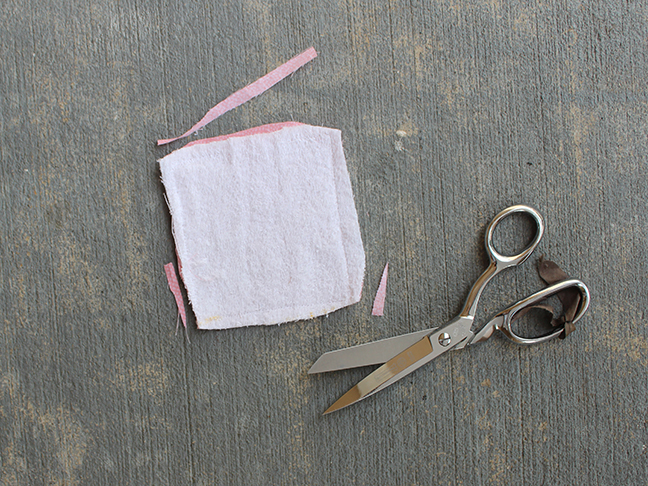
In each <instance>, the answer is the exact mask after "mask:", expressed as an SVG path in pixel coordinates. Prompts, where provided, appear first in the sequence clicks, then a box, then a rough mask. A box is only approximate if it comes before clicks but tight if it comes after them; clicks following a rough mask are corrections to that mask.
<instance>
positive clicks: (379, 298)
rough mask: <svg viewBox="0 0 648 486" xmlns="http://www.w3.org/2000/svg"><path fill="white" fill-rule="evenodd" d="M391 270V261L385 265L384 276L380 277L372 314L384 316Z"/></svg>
mask: <svg viewBox="0 0 648 486" xmlns="http://www.w3.org/2000/svg"><path fill="white" fill-rule="evenodd" d="M388 271H389V262H387V264H386V265H385V269H384V270H383V274H382V278H381V279H380V285H379V286H378V292H376V298H375V299H374V304H373V309H372V310H371V315H372V316H382V315H383V310H384V308H385V297H386V296H387V273H388Z"/></svg>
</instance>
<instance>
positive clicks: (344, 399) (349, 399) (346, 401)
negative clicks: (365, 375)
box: [323, 385, 366, 415]
mask: <svg viewBox="0 0 648 486" xmlns="http://www.w3.org/2000/svg"><path fill="white" fill-rule="evenodd" d="M365 396H366V395H365ZM363 398H364V396H363V395H362V394H361V393H360V389H359V388H358V386H357V385H356V386H354V387H353V388H351V389H350V390H349V391H348V392H346V393H345V394H344V395H342V396H341V397H340V398H338V400H337V402H335V403H334V404H333V405H331V406H330V407H329V408H328V409H327V410H326V412H324V414H323V415H327V414H329V413H331V412H336V411H338V410H341V409H343V408H345V407H348V406H349V405H353V404H354V403H356V402H359V401H360V400H362V399H363Z"/></svg>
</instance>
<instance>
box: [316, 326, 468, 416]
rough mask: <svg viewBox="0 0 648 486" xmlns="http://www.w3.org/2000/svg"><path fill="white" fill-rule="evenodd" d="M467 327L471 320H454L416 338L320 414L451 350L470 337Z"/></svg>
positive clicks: (360, 397) (374, 390)
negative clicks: (410, 344)
mask: <svg viewBox="0 0 648 486" xmlns="http://www.w3.org/2000/svg"><path fill="white" fill-rule="evenodd" d="M471 324H472V319H469V318H456V319H454V320H453V321H451V322H450V323H448V324H446V325H445V326H443V327H442V328H440V329H438V330H436V331H435V332H432V334H429V335H427V336H424V337H423V338H421V339H419V340H418V341H417V342H416V343H414V344H413V345H412V346H410V347H409V348H407V349H405V350H404V351H402V352H401V353H399V354H397V355H396V356H394V357H393V358H392V359H390V360H389V361H387V362H386V363H385V364H384V365H382V366H381V367H380V368H378V369H377V370H375V371H374V372H373V373H371V374H370V375H368V376H367V377H366V378H364V379H363V380H362V381H360V382H359V383H358V384H357V385H356V386H354V387H353V388H351V389H350V390H349V391H348V392H346V393H345V394H344V395H342V396H341V397H340V398H339V399H338V400H337V401H336V402H335V403H334V404H333V405H331V406H330V407H329V408H328V409H327V410H326V412H324V415H326V414H328V413H331V412H335V411H337V410H340V409H342V408H344V407H348V406H349V405H353V404H354V403H357V402H359V401H360V400H364V399H365V398H367V397H370V396H371V395H373V394H375V393H378V392H379V391H380V390H383V389H385V388H387V387H388V386H389V385H391V384H392V383H395V382H396V381H398V380H400V379H401V378H403V377H404V376H407V375H409V374H410V373H412V372H413V371H415V370H417V369H419V368H420V367H421V366H423V365H424V364H426V363H429V362H430V361H432V360H433V359H434V358H436V357H438V356H440V355H442V354H443V353H445V352H446V351H449V350H451V349H453V348H454V347H455V346H457V345H459V344H461V343H462V342H463V341H465V340H466V339H468V338H469V337H471V336H472V333H471V332H470V326H471Z"/></svg>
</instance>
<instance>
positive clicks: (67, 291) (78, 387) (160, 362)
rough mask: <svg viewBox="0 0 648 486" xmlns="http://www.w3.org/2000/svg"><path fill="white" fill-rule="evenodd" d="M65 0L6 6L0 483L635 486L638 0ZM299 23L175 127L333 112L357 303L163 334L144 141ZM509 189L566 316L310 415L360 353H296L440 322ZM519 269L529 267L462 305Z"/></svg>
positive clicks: (639, 428)
mask: <svg viewBox="0 0 648 486" xmlns="http://www.w3.org/2000/svg"><path fill="white" fill-rule="evenodd" d="M88 3H92V2H82V1H79V0H72V1H69V2H57V1H52V0H43V1H41V2H36V1H34V0H26V1H23V2H17V1H15V0H8V1H7V2H4V3H3V8H2V9H0V225H1V232H0V262H1V263H0V308H1V309H2V311H3V312H2V327H1V333H0V457H1V462H0V483H1V484H19V485H27V484H30V485H31V484H71V485H73V484H94V485H112V484H134V485H142V484H156V485H157V484H195V485H207V484H210V485H212V484H223V485H230V484H240V485H250V484H313V485H320V484H321V485H324V484H349V483H351V484H367V485H375V484H393V485H413V484H426V485H427V484H447V485H487V484H496V485H509V484H538V485H540V484H546V485H572V484H623V485H640V484H645V482H646V475H647V472H648V450H647V449H648V378H647V376H648V375H647V374H646V369H647V367H648V335H647V332H646V327H645V312H646V311H645V309H646V305H647V304H648V295H647V294H646V275H647V274H648V245H647V244H646V241H647V239H646V237H647V231H648V208H647V198H646V187H647V182H648V175H647V174H648V171H647V169H648V129H647V128H648V127H647V124H648V122H647V120H648V102H647V98H646V73H647V72H648V28H647V25H648V8H647V7H646V4H645V3H642V2H636V1H628V2H625V1H620V0H608V1H593V2H578V1H549V2H543V3H531V4H529V3H528V2H516V1H512V2H501V1H497V0H494V1H478V0H466V1H453V0H447V1H444V0H441V1H434V2H433V1H430V0H423V1H421V2H406V1H400V0H392V1H387V0H380V1H378V0H362V1H357V2H351V1H347V2H344V1H336V0H329V1H327V2H308V1H305V0H292V1H278V2H262V1H258V0H254V1H246V0H223V1H220V2H210V1H204V0H188V1H182V2H177V1H173V0H162V1H159V2H147V1H142V0H123V1H119V2H102V3H104V5H88ZM311 45H313V46H314V47H315V48H316V49H317V50H318V52H319V53H320V56H319V57H318V58H317V59H316V60H315V61H313V62H312V63H310V64H309V65H308V66H306V67H304V68H302V69H301V70H300V71H299V72H297V73H296V74H294V75H293V76H292V77H290V78H289V79H287V80H285V81H283V82H282V83H280V84H279V85H277V86H276V87H274V88H273V89H272V90H271V91H270V92H268V93H266V94H264V95H263V96H261V97H259V98H257V99H255V100H253V101H251V102H249V103H247V104H246V105H244V106H242V107H240V108H237V109H236V110H234V111H232V112H230V113H228V114H226V115H224V116H223V117H222V118H220V119H219V120H217V121H215V122H214V123H212V124H211V125H210V126H209V127H207V128H206V129H205V130H203V131H202V132H201V133H200V134H199V136H200V137H201V138H202V137H207V136H215V135H218V134H225V133H231V132H234V131H237V130H241V129H246V128H251V127H253V126H257V125H261V124H264V123H271V122H282V121H287V120H295V121H301V122H305V123H311V124H315V125H323V126H330V127H335V128H339V129H341V130H342V134H343V139H344V143H345V150H346V155H347V162H348V165H349V171H350V173H351V179H352V184H353V188H354V193H355V197H356V205H357V209H358V213H359V218H360V225H361V231H362V235H363V240H364V244H365V251H366V256H367V272H366V277H365V295H364V296H363V299H362V300H361V302H360V303H359V304H357V305H355V306H352V307H350V308H347V309H344V310H341V311H338V312H335V313H333V314H331V315H330V316H328V317H325V318H324V317H323V318H316V319H314V320H312V321H308V322H298V323H293V324H286V325H282V326H275V327H269V328H247V329H235V330H230V331H222V332H199V331H197V330H196V329H195V322H194V321H193V320H192V319H191V318H190V330H189V334H190V338H191V344H187V343H186V342H185V340H184V338H183V337H182V336H180V335H177V336H176V335H174V329H175V323H176V309H175V303H174V300H173V297H172V295H171V293H170V292H169V291H168V288H167V286H166V281H165V276H164V271H163V265H164V264H165V263H167V262H168V261H171V260H172V259H173V258H174V249H173V243H172V237H171V231H170V220H169V216H168V211H167V209H166V206H165V201H164V195H163V188H162V185H161V183H160V180H159V169H158V166H157V164H156V160H157V159H159V158H161V157H162V156H164V155H165V154H167V153H168V152H169V151H170V150H173V149H174V148H177V147H179V146H181V144H175V145H173V146H171V147H167V148H158V147H156V146H155V140H157V139H158V138H162V137H166V136H171V135H177V134H179V133H182V132H183V131H185V130H186V129H187V128H189V127H190V126H191V125H192V124H193V123H194V122H196V121H197V120H198V119H200V117H202V115H203V114H204V113H205V112H206V110H207V109H208V108H210V107H211V106H213V105H214V104H216V103H217V102H218V101H220V100H222V99H223V98H225V97H226V96H227V95H229V94H231V93H232V92H233V91H235V90H236V89H239V88H241V87H243V86H244V85H246V84H248V83H250V82H251V81H254V80H256V79H257V78H258V77H259V76H261V75H263V74H265V73H266V72H268V71H269V70H271V69H273V68H274V67H276V66H278V65H279V64H281V63H282V62H283V61H285V60H287V59H289V58H291V57H292V56H293V55H295V54H296V53H298V52H301V51H302V50H303V49H305V48H307V47H309V46H311ZM193 138H195V137H193ZM514 203H526V204H529V205H532V206H535V207H536V208H537V209H539V210H540V212H541V213H542V214H543V215H544V216H545V219H546V222H547V226H548V228H547V234H546V236H545V239H544V240H543V242H542V243H541V246H540V248H539V252H538V255H540V253H543V254H545V255H546V256H547V257H548V258H550V259H552V260H554V261H556V262H557V263H558V264H559V265H560V266H561V267H563V268H564V269H566V271H567V272H568V273H569V274H570V275H572V276H574V277H579V278H581V279H583V280H584V281H585V282H586V283H587V284H588V285H589V287H590V290H591V292H592V299H593V300H592V306H591V309H590V311H589V313H588V314H587V315H586V317H585V318H584V320H583V321H582V324H581V325H580V326H579V328H578V329H577V331H576V332H575V333H574V334H572V335H571V336H570V337H569V338H568V339H567V340H565V341H560V342H552V343H549V344H546V345H542V346H538V347H531V348H520V347H517V346H515V345H513V344H511V343H509V342H507V341H505V340H504V339H500V338H495V339H492V340H490V341H489V342H488V343H487V344H484V345H481V346H477V347H475V348H474V349H470V350H468V351H464V352H457V353H450V355H448V356H445V357H443V358H441V359H439V360H437V362H436V363H432V364H430V365H429V366H427V367H426V368H425V369H423V370H420V371H418V372H417V373H415V374H413V375H411V376H409V377H407V378H406V379H404V380H402V381H401V382H399V383H398V384H396V385H394V386H392V387H390V388H388V389H387V390H385V391H383V392H381V393H380V394H378V395H376V396H375V397H372V398H370V399H368V400H366V401H364V402H362V403H360V404H358V405H355V406H353V407H350V408H348V409H345V410H343V411H340V412H338V413H335V414H332V415H329V416H326V417H322V416H321V413H322V412H323V411H324V410H325V409H326V408H327V407H328V405H330V404H331V403H332V402H333V401H334V400H335V399H337V398H338V397H339V396H340V395H341V394H342V393H343V392H344V391H346V390H347V389H348V388H349V387H350V386H352V385H353V384H355V383H356V382H357V381H358V380H359V379H360V378H361V377H362V376H364V375H365V374H366V371H367V370H353V371H349V372H342V373H335V374H331V375H327V376H307V374H306V371H307V369H308V368H309V366H310V365H311V364H312V363H313V361H314V360H315V359H316V358H317V357H318V356H319V355H320V354H321V353H323V352H325V351H328V350H331V349H335V348H338V347H341V346H346V345H352V344H357V343H361V342H366V341H368V340H372V339H377V338H382V337H389V336H393V335H396V334H399V333H402V332H407V331H413V330H417V329H420V328H422V327H423V326H428V325H430V324H434V323H442V322H444V321H445V320H446V319H448V318H450V317H452V316H453V315H454V314H456V313H457V312H458V310H459V309H460V307H461V305H462V303H463V299H464V298H465V296H466V294H467V292H468V290H469V288H470V286H471V284H472V282H473V281H474V279H475V278H476V277H477V276H478V275H479V273H480V272H481V270H482V269H483V268H484V266H485V264H486V259H485V252H484V249H483V243H482V241H483V231H484V228H485V225H486V224H487V223H488V222H489V221H490V219H491V218H492V217H493V216H494V215H495V214H496V213H497V212H498V211H499V210H501V209H502V208H504V207H506V206H508V205H510V204H514ZM516 229H517V228H516V226H515V225H511V226H510V227H507V228H504V229H503V234H502V235H500V236H501V240H502V241H507V240H508V239H509V238H512V237H513V236H514V235H515V234H516ZM527 236H528V235H527ZM387 261H389V268H390V277H389V284H388V296H387V302H386V306H385V316H384V317H382V318H377V317H371V315H370V313H371V300H372V297H373V296H372V294H373V292H374V291H375V289H376V287H377V285H378V282H379V280H380V273H381V271H382V269H383V267H384V265H385V263H386V262H387ZM540 285H541V282H540V280H539V278H538V276H537V273H536V271H535V269H534V268H533V263H528V264H526V265H525V266H524V268H519V269H516V271H510V272H508V273H506V274H504V275H502V276H500V277H498V279H497V281H496V283H495V284H494V285H492V286H491V287H490V288H489V289H488V290H487V292H486V294H485V296H484V303H483V304H484V305H483V306H482V310H483V311H484V312H485V314H487V313H489V312H494V311H496V310H498V309H499V308H500V307H502V306H503V305H507V304H509V303H510V302H512V301H513V300H514V299H517V298H519V297H522V296H523V295H525V294H526V293H528V292H531V291H533V290H536V289H537V288H539V286H540ZM485 314H482V315H485Z"/></svg>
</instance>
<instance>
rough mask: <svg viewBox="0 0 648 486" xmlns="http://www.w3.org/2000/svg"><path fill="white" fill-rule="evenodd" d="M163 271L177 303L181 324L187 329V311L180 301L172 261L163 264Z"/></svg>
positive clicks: (180, 293)
mask: <svg viewBox="0 0 648 486" xmlns="http://www.w3.org/2000/svg"><path fill="white" fill-rule="evenodd" d="M164 271H165V272H166V277H167V281H168V282H169V288H170V289H171V292H172V293H173V296H174V297H175V301H176V304H177V305H178V312H179V313H180V317H181V318H182V325H183V326H184V328H185V329H187V313H186V312H185V307H184V302H183V301H182V292H180V285H179V284H178V278H177V277H176V272H175V267H174V266H173V263H167V264H166V265H164Z"/></svg>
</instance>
